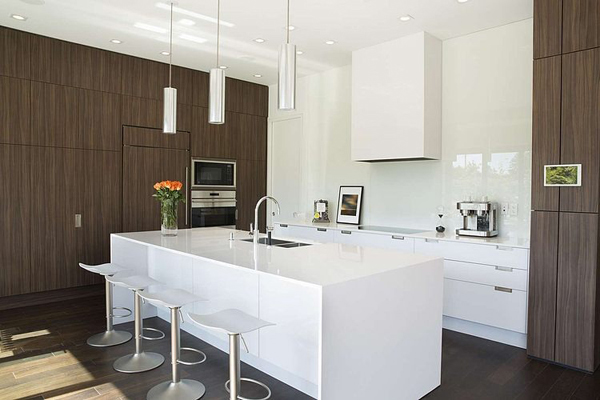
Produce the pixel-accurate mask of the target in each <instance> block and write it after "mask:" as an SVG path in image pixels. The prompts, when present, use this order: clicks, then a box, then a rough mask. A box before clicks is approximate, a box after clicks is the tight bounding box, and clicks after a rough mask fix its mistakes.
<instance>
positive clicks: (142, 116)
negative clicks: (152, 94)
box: [121, 96, 163, 129]
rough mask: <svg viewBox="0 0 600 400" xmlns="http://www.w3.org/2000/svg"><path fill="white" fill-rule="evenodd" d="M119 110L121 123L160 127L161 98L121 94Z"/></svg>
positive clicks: (161, 116)
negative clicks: (144, 97) (154, 98)
mask: <svg viewBox="0 0 600 400" xmlns="http://www.w3.org/2000/svg"><path fill="white" fill-rule="evenodd" d="M121 110H122V111H121V121H122V123H123V125H131V126H139V127H145V128H160V129H162V124H163V108H162V101H161V100H152V99H143V98H141V97H130V96H122V98H121Z"/></svg>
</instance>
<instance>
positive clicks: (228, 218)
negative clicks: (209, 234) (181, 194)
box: [192, 190, 237, 228]
mask: <svg viewBox="0 0 600 400" xmlns="http://www.w3.org/2000/svg"><path fill="white" fill-rule="evenodd" d="M235 195H236V194H235V190H192V228H205V227H209V226H225V227H231V228H235V222H236V219H237V210H236V199H235Z"/></svg>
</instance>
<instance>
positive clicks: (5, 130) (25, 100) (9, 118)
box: [0, 76, 31, 144]
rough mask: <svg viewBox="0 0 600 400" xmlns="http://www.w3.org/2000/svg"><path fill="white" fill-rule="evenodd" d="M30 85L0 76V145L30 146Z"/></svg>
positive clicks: (24, 81) (27, 82)
mask: <svg viewBox="0 0 600 400" xmlns="http://www.w3.org/2000/svg"><path fill="white" fill-rule="evenodd" d="M30 101H31V84H30V82H29V81H27V80H23V79H17V78H9V77H5V76H0V104H1V106H0V143H14V144H30V143H31V123H30V112H29V110H30V106H31V104H30Z"/></svg>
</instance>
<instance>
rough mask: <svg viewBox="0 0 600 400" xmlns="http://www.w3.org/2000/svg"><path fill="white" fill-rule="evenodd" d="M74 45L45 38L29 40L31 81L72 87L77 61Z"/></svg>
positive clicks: (35, 36)
mask: <svg viewBox="0 0 600 400" xmlns="http://www.w3.org/2000/svg"><path fill="white" fill-rule="evenodd" d="M76 46H77V45H76V44H74V43H68V42H63V41H62V40H57V39H52V38H48V37H45V36H38V35H33V36H32V39H31V79H32V80H34V81H38V82H46V83H54V84H56V85H66V86H73V84H74V83H75V82H74V76H75V72H76V65H77V59H76V54H75V47H76Z"/></svg>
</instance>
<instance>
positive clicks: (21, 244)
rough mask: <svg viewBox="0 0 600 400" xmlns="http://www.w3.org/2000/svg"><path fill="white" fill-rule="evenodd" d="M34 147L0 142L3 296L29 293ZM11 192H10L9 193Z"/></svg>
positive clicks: (0, 291)
mask: <svg viewBox="0 0 600 400" xmlns="http://www.w3.org/2000/svg"><path fill="white" fill-rule="evenodd" d="M30 169H31V151H30V148H29V147H27V146H10V145H0V182H3V184H4V186H5V188H4V193H3V195H2V200H1V201H0V238H2V239H1V240H0V254H2V256H1V259H2V279H0V297H1V296H13V295H17V294H23V293H29V292H30V291H31V290H30V289H31V288H30V276H31V256H30V250H29V249H30V246H31V235H30V232H31V231H30V229H29V227H30V224H31V214H30V212H29V210H30V206H31V174H30ZM9 192H10V194H9Z"/></svg>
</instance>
